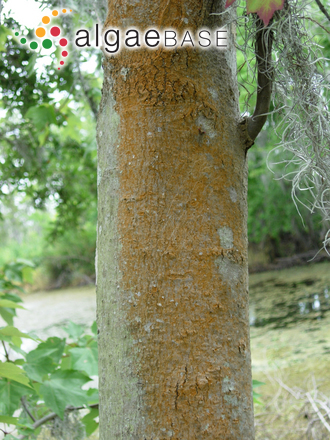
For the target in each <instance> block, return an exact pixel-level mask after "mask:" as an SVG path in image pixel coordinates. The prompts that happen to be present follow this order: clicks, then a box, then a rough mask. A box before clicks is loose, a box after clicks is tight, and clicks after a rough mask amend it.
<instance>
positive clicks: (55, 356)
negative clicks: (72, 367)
mask: <svg viewBox="0 0 330 440" xmlns="http://www.w3.org/2000/svg"><path fill="white" fill-rule="evenodd" d="M64 347H65V339H60V338H55V337H54V338H49V339H47V341H46V342H42V343H41V344H39V345H38V347H37V348H36V349H35V350H32V351H30V352H29V353H27V355H26V364H25V365H24V367H23V368H24V370H25V371H26V373H27V375H28V377H29V378H30V379H31V380H35V381H37V382H43V380H44V378H45V376H47V375H48V374H51V373H53V372H54V371H55V369H56V367H57V365H58V362H59V360H60V359H61V357H62V354H63V351H64Z"/></svg>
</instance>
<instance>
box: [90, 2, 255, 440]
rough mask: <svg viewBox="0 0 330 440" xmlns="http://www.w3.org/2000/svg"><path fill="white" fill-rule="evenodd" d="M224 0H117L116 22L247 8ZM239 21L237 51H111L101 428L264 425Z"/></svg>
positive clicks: (157, 434)
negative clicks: (254, 331) (258, 399)
mask: <svg viewBox="0 0 330 440" xmlns="http://www.w3.org/2000/svg"><path fill="white" fill-rule="evenodd" d="M224 3H225V2H224V1H218V0H216V1H214V0H204V1H201V0H185V1H184V0H164V1H160V2H154V1H153V0H143V1H142V0H141V1H140V2H134V6H133V2H132V1H129V0H117V1H114V0H113V1H112V0H110V1H109V15H108V19H107V23H106V25H107V24H111V26H113V27H116V26H117V27H119V28H128V27H129V26H133V27H137V28H139V29H146V28H148V27H149V26H152V27H158V28H164V27H167V28H170V27H171V28H174V29H176V30H182V29H185V28H189V29H193V30H196V29H199V28H201V27H209V28H214V27H215V26H216V27H218V28H220V27H221V26H223V25H225V24H226V22H225V21H224V20H225V19H227V20H228V17H229V16H230V14H233V13H234V12H232V11H231V12H228V13H226V15H225V16H222V18H219V16H211V15H210V14H211V13H213V12H221V11H223V10H224ZM220 17H221V16H220ZM231 18H232V17H231ZM221 20H222V21H221ZM228 34H229V38H230V41H229V48H228V50H225V51H221V50H216V49H214V50H213V49H212V50H199V49H197V48H194V49H189V48H186V49H179V50H176V51H171V50H159V49H158V50H141V49H139V50H134V51H132V50H130V51H128V50H122V51H121V52H120V54H119V55H116V56H113V57H110V58H107V59H106V60H105V61H104V77H105V78H104V85H103V97H102V102H101V106H100V112H99V121H98V145H99V152H98V153H99V169H98V192H99V217H98V243H97V303H98V304H97V306H98V312H97V313H98V328H99V351H100V357H99V364H100V365H99V374H100V439H101V440H112V439H113V440H114V439H116V440H121V439H125V440H128V439H132V440H133V439H136V440H156V439H157V440H163V439H164V440H165V439H176V440H186V439H187V440H188V439H189V440H193V439H203V440H206V439H210V440H211V439H212V440H214V439H221V440H226V439H228V440H229V439H231V440H243V439H244V440H251V439H253V438H254V427H253V405H252V381H251V361H250V344H249V319H248V272H247V160H246V142H247V140H248V135H247V134H246V132H244V131H243V129H242V125H241V124H240V114H239V106H238V88H237V78H236V56H235V48H234V44H233V43H234V42H233V39H234V29H233V28H231V27H228Z"/></svg>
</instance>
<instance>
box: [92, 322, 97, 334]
mask: <svg viewBox="0 0 330 440" xmlns="http://www.w3.org/2000/svg"><path fill="white" fill-rule="evenodd" d="M91 330H92V332H93V333H94V335H97V322H96V321H94V322H93V324H92V327H91Z"/></svg>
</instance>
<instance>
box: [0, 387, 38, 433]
mask: <svg viewBox="0 0 330 440" xmlns="http://www.w3.org/2000/svg"><path fill="white" fill-rule="evenodd" d="M30 393H31V389H30V388H27V387H26V386H24V385H21V384H19V383H17V382H11V381H9V380H6V379H3V380H1V379H0V414H6V415H8V416H11V415H12V414H14V412H15V411H16V410H17V409H18V408H19V407H20V403H21V397H23V396H26V395H29V394H30ZM6 440H7V439H6Z"/></svg>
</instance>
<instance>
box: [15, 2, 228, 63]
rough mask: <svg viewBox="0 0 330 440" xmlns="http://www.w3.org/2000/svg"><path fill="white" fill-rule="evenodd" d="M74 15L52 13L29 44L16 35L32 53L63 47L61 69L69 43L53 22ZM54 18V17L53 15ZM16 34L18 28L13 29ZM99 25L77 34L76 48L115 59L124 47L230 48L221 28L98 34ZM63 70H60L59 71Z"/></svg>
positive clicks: (104, 32)
mask: <svg viewBox="0 0 330 440" xmlns="http://www.w3.org/2000/svg"><path fill="white" fill-rule="evenodd" d="M70 12H72V9H62V10H61V11H58V10H56V9H55V10H53V11H52V12H51V14H49V15H44V16H43V17H42V20H41V21H42V24H41V25H40V26H39V27H37V29H36V30H35V32H34V33H35V35H36V37H37V40H35V39H34V40H31V41H28V40H27V38H26V37H25V36H24V35H21V36H20V33H19V32H17V31H16V32H15V35H16V36H17V37H19V38H20V42H21V44H22V45H28V48H30V49H31V50H34V51H35V50H38V49H39V48H44V49H47V50H49V49H51V48H52V47H53V44H54V45H55V46H56V45H58V46H60V48H61V58H62V59H61V60H60V66H64V64H65V61H64V60H65V58H66V57H67V56H68V55H69V52H68V50H67V46H68V40H67V39H66V38H64V37H63V35H62V30H61V28H60V27H59V26H58V25H57V23H55V25H53V24H52V23H51V22H52V20H53V19H56V18H57V17H58V16H59V15H63V14H67V13H70ZM50 15H51V16H50ZM13 30H14V31H15V29H13ZM99 30H100V25H99V24H96V25H95V31H94V32H91V31H92V29H79V30H77V31H76V39H75V41H74V42H73V43H74V45H75V47H76V48H79V49H84V48H88V47H91V46H93V47H96V48H99V47H100V45H101V49H102V50H103V51H104V54H105V55H109V56H114V55H116V54H118V53H119V52H120V51H121V49H122V48H123V47H124V48H125V49H127V50H138V49H139V48H146V49H149V50H154V49H158V48H163V49H164V50H177V49H181V48H191V49H194V48H196V49H197V48H199V49H209V48H214V49H218V50H225V49H227V48H228V35H227V30H226V29H225V28H221V29H214V30H212V31H211V30H209V29H199V30H198V31H197V32H192V31H190V30H187V29H186V30H183V32H181V33H179V32H177V31H176V30H174V29H162V30H158V29H156V28H149V29H147V30H145V31H143V32H141V31H140V30H139V29H135V28H132V27H130V28H128V29H118V28H111V27H107V28H106V29H105V30H103V31H102V33H101V38H100V34H99ZM93 33H94V36H95V41H93V42H92V40H91V35H92V34H93ZM60 69H61V67H58V70H60Z"/></svg>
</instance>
